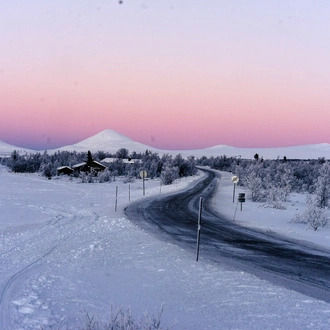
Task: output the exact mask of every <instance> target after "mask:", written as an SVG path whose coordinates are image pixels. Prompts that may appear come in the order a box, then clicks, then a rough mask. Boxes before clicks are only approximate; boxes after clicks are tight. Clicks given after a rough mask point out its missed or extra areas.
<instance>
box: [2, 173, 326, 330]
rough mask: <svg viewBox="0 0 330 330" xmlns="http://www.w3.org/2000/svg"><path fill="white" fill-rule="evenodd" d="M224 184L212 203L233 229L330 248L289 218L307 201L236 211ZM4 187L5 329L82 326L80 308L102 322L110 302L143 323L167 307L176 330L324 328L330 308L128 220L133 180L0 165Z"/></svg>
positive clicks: (156, 185)
mask: <svg viewBox="0 0 330 330" xmlns="http://www.w3.org/2000/svg"><path fill="white" fill-rule="evenodd" d="M201 175H202V174H199V176H196V177H193V178H185V179H182V180H179V181H177V182H175V183H174V184H173V185H171V186H160V182H159V181H158V180H148V181H146V196H153V195H157V194H160V193H161V194H165V193H171V192H173V191H175V190H179V189H184V188H185V187H187V186H188V185H189V184H192V181H195V180H198V179H200V177H201ZM230 178H231V175H230V174H229V173H223V177H222V179H221V180H220V181H219V187H218V192H217V195H216V196H215V197H214V199H213V205H214V207H215V208H216V209H217V211H218V212H219V213H222V214H226V215H227V216H228V219H229V220H228V221H236V222H238V223H240V224H242V225H245V226H251V227H258V228H264V229H265V230H273V231H277V232H281V233H284V234H285V235H289V236H292V237H294V238H299V239H303V240H310V241H312V242H314V243H317V244H322V245H325V246H327V247H328V246H329V245H330V230H329V229H328V228H325V229H324V228H322V229H321V230H320V231H317V232H314V231H313V230H310V229H306V228H305V227H304V226H302V225H297V224H292V223H290V222H288V221H289V220H290V219H291V218H292V216H293V215H294V214H295V213H296V212H298V211H299V210H302V208H303V207H304V201H305V196H301V195H296V194H293V195H292V196H291V201H290V202H289V203H287V205H286V206H287V209H286V210H274V209H271V208H267V207H265V206H264V205H262V204H258V203H251V202H249V201H247V202H246V203H245V204H244V205H243V210H242V211H240V209H239V208H238V209H237V211H236V214H235V209H236V206H237V204H236V203H233V202H232V194H233V186H232V182H231V180H230ZM0 185H1V187H2V190H1V195H0V329H1V330H11V329H15V330H18V329H40V328H41V327H42V328H44V329H57V326H58V325H59V324H60V323H61V322H62V326H61V328H60V329H80V328H81V327H82V325H83V314H84V313H83V311H87V312H88V313H89V314H90V315H95V316H97V318H98V319H99V320H103V321H105V320H106V319H107V318H109V315H110V306H111V304H113V305H115V306H122V307H123V308H124V309H128V308H129V309H130V310H131V311H132V313H133V315H134V316H135V317H136V318H139V317H140V316H142V315H143V313H144V312H146V311H147V313H148V315H152V314H156V311H157V310H159V309H160V306H161V304H162V303H165V308H164V314H163V317H162V323H163V324H164V325H168V326H171V325H173V324H175V326H174V329H180V330H181V329H189V330H193V329H196V330H197V329H198V330H201V329H204V330H207V329H213V330H214V329H330V305H329V304H327V303H325V302H323V301H318V300H316V299H313V298H310V297H308V296H304V295H302V294H300V293H297V292H295V291H291V290H288V289H285V288H282V287H278V286H274V285H272V284H270V283H268V282H267V281H264V280H261V279H259V278H257V277H255V276H253V275H251V274H248V273H245V272H242V271H239V270H237V269H232V268H230V267H228V266H227V265H225V264H216V263H212V262H209V261H208V260H207V259H206V258H203V253H202V249H201V253H200V258H199V261H198V262H196V261H195V259H196V258H195V255H194V253H192V252H189V251H186V250H184V249H182V248H180V247H178V246H176V245H175V244H173V243H170V242H167V241H166V240H158V239H157V238H156V237H154V236H152V235H151V234H150V233H149V232H146V231H143V230H142V229H140V228H139V227H138V226H136V225H135V224H133V223H131V222H130V221H129V220H128V219H127V218H126V216H125V214H124V207H125V206H126V205H127V204H128V203H129V201H128V199H129V190H130V199H131V201H133V200H137V199H141V198H144V197H143V194H142V182H141V181H140V180H136V181H135V182H134V183H131V184H130V185H129V184H124V183H123V182H122V181H121V180H120V179H117V180H116V181H115V182H111V183H101V184H100V183H93V184H87V183H86V184H83V183H80V182H79V180H72V181H70V180H69V178H67V177H61V178H54V179H52V180H47V179H45V178H44V177H41V176H38V175H35V174H13V173H9V172H8V171H7V169H6V168H5V167H0ZM116 187H118V204H117V211H115V192H116ZM129 188H130V189H129ZM239 192H241V190H240V188H239V187H238V188H237V193H239ZM234 215H235V219H234ZM196 226H197V219H196ZM201 243H202V242H201Z"/></svg>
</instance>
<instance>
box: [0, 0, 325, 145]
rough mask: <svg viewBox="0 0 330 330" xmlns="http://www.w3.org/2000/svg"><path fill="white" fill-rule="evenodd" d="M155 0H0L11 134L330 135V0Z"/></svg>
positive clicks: (66, 140)
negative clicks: (26, 0)
mask: <svg viewBox="0 0 330 330" xmlns="http://www.w3.org/2000/svg"><path fill="white" fill-rule="evenodd" d="M154 2H155V1H151V0H150V1H147V0H146V1H143V3H142V2H141V1H137V0H131V1H129V0H127V1H124V3H123V4H122V5H119V4H118V1H116V0H108V1H99V2H98V3H96V2H95V1H88V0H86V1H83V2H82V1H78V0H75V1H70V2H69V3H68V2H67V1H64V0H60V1H56V2H52V3H50V2H45V1H41V0H40V1H37V0H36V1H33V3H30V2H29V3H22V2H21V1H16V0H13V1H8V3H5V4H2V5H1V10H0V39H1V47H2V49H1V57H0V59H1V60H0V114H1V121H0V140H2V141H4V142H7V143H10V144H14V145H17V146H22V147H27V148H34V149H51V148H56V147H60V146H63V145H66V144H72V143H76V142H79V141H81V140H82V139H85V138H87V137H90V136H92V135H94V134H97V133H99V132H100V131H102V130H104V129H113V130H115V131H117V132H119V133H121V134H124V135H126V136H128V137H130V138H132V139H133V140H136V141H139V142H142V143H145V144H148V145H150V146H153V147H158V148H164V149H196V148H203V147H209V146H213V145H218V144H226V145H231V146H236V147H275V146H290V145H302V144H312V143H323V142H324V143H330V134H329V124H328V123H329V122H330V111H329V109H330V107H329V106H330V39H329V33H330V23H329V17H330V4H328V2H327V1H321V0H320V1H318V2H316V3H312V2H310V1H307V0H306V1H298V0H296V1H290V2H289V3H290V4H286V3H285V2H283V3H278V2H272V3H268V4H266V3H264V2H261V1H249V2H247V1H243V0H241V1H233V2H229V1H220V0H212V1H207V2H205V1H201V0H200V1H199V0H196V1H188V0H181V1H170V0H164V1H161V3H158V4H155V3H154Z"/></svg>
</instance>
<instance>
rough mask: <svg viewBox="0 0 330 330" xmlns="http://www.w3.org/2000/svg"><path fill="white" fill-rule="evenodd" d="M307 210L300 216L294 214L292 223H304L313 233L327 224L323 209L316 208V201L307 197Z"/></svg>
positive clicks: (327, 220) (327, 219)
mask: <svg viewBox="0 0 330 330" xmlns="http://www.w3.org/2000/svg"><path fill="white" fill-rule="evenodd" d="M306 203H307V208H306V209H305V211H304V212H303V213H302V214H296V215H295V217H294V218H293V220H292V222H296V223H306V224H307V225H308V226H309V227H311V228H313V229H314V230H315V231H316V230H318V228H320V227H325V226H326V225H327V224H328V223H329V218H328V216H327V214H326V212H325V210H324V209H322V208H320V207H318V205H317V200H316V199H313V198H312V196H310V195H308V196H307V199H306Z"/></svg>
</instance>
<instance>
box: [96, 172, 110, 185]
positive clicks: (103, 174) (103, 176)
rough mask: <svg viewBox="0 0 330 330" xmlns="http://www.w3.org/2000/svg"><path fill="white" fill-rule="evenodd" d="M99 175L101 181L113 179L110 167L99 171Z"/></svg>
mask: <svg viewBox="0 0 330 330" xmlns="http://www.w3.org/2000/svg"><path fill="white" fill-rule="evenodd" d="M98 177H99V182H100V183H104V182H109V181H111V173H110V171H109V170H108V169H106V170H104V171H102V172H100V173H98Z"/></svg>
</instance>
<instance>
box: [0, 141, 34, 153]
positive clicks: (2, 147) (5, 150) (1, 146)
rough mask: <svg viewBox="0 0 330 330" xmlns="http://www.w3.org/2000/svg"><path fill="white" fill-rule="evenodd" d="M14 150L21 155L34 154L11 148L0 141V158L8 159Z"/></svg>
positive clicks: (30, 151) (25, 150)
mask: <svg viewBox="0 0 330 330" xmlns="http://www.w3.org/2000/svg"><path fill="white" fill-rule="evenodd" d="M14 150H16V151H19V152H20V153H22V154H24V153H32V152H35V151H34V150H31V149H25V148H20V147H17V146H13V145H11V144H8V143H6V142H3V141H1V140H0V157H8V156H10V155H11V153H12V152H13V151H14Z"/></svg>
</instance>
